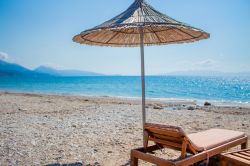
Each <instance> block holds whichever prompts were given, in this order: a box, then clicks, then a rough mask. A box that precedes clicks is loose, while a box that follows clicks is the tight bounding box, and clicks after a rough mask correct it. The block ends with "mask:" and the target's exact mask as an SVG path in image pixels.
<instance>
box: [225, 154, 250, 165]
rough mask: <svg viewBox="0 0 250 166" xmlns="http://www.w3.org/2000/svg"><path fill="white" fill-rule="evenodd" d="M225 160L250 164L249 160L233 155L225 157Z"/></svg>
mask: <svg viewBox="0 0 250 166" xmlns="http://www.w3.org/2000/svg"><path fill="white" fill-rule="evenodd" d="M225 158H226V159H227V160H229V159H230V158H231V159H233V160H232V161H234V160H236V161H234V162H235V163H237V162H239V163H244V164H250V161H249V160H246V159H243V158H241V157H237V156H234V155H232V154H228V155H227V156H225ZM248 166H249V165H248Z"/></svg>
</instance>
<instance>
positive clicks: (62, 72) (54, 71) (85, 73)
mask: <svg viewBox="0 0 250 166" xmlns="http://www.w3.org/2000/svg"><path fill="white" fill-rule="evenodd" d="M34 71H36V72H38V73H43V74H49V75H54V76H103V75H104V74H100V73H95V72H90V71H81V70H58V69H54V68H52V67H48V66H39V67H38V68H36V69H35V70H34Z"/></svg>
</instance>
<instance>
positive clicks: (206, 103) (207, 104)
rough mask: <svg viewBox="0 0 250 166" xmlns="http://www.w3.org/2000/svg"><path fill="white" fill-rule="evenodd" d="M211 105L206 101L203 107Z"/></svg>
mask: <svg viewBox="0 0 250 166" xmlns="http://www.w3.org/2000/svg"><path fill="white" fill-rule="evenodd" d="M211 105H212V104H211V103H209V102H207V101H206V102H205V103H204V106H211Z"/></svg>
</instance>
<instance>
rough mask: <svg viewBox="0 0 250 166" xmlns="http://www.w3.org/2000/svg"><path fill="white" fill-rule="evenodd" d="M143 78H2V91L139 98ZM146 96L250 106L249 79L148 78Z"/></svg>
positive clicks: (0, 82) (0, 86)
mask: <svg viewBox="0 0 250 166" xmlns="http://www.w3.org/2000/svg"><path fill="white" fill-rule="evenodd" d="M140 86H141V84H140V77H136V76H135V77H132V76H131V77H130V76H127V77H125V76H123V77H120V76H107V77H106V76H105V77H41V78H40V77H38V78H20V77H0V91H10V92H12V91H13V92H30V93H45V94H60V95H83V96H84V95H85V96H86V95H91V96H119V97H140V96H141V87H140ZM146 96H147V97H148V98H161V99H184V100H185V99H191V100H214V101H229V102H231V101H233V102H239V103H240V102H242V103H250V78H246V77H245V78H243V77H241V78H237V77H225V78H222V77H197V76H149V77H146Z"/></svg>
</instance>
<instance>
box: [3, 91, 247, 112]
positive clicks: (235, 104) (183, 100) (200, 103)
mask: <svg viewBox="0 0 250 166" xmlns="http://www.w3.org/2000/svg"><path fill="white" fill-rule="evenodd" d="M2 93H6V94H8V93H10V94H31V95H49V96H69V97H91V98H114V99H121V100H135V101H139V100H141V97H133V96H111V95H86V94H82V95H79V94H70V93H69V94H64V93H57V94H54V93H42V92H23V91H15V90H13V91H2V90H0V94H2ZM146 101H151V102H154V101H155V102H163V103H195V104H196V105H198V106H204V103H205V102H208V103H211V104H212V106H216V107H246V108H250V101H249V102H243V101H230V100H214V99H195V98H147V97H146Z"/></svg>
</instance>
